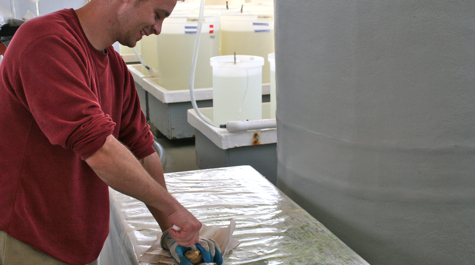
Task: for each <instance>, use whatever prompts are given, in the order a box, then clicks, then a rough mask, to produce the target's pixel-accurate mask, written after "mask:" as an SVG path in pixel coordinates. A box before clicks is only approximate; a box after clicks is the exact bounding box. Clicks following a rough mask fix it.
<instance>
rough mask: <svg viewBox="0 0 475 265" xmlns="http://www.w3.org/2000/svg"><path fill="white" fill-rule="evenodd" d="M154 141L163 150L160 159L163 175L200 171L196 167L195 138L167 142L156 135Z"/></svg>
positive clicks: (164, 138) (166, 139) (162, 137)
mask: <svg viewBox="0 0 475 265" xmlns="http://www.w3.org/2000/svg"><path fill="white" fill-rule="evenodd" d="M155 141H156V142H158V144H160V145H161V147H162V149H163V150H164V155H163V157H162V164H163V171H164V173H170V172H180V171H190V170H198V169H200V168H199V167H198V166H197V165H196V152H195V138H189V139H179V140H169V139H168V138H166V137H165V136H163V135H158V136H156V137H155Z"/></svg>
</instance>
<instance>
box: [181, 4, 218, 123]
mask: <svg viewBox="0 0 475 265" xmlns="http://www.w3.org/2000/svg"><path fill="white" fill-rule="evenodd" d="M204 9H205V0H201V3H200V14H199V16H198V30H197V32H196V39H195V47H194V50H193V60H192V62H191V73H190V98H191V104H192V105H193V109H194V110H195V112H196V114H197V115H198V117H200V118H201V119H202V120H203V121H204V122H206V123H208V124H209V125H211V126H213V127H217V128H225V126H226V125H224V124H223V125H220V124H217V123H215V122H213V121H211V120H210V119H208V118H207V117H205V116H204V115H203V114H201V112H200V110H199V109H198V106H197V104H196V99H195V93H194V86H195V71H196V62H197V59H198V48H199V46H200V36H201V26H202V24H203V21H202V19H203V13H204Z"/></svg>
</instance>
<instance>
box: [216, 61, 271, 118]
mask: <svg viewBox="0 0 475 265" xmlns="http://www.w3.org/2000/svg"><path fill="white" fill-rule="evenodd" d="M234 59H235V58H234V56H233V55H227V56H217V57H213V58H211V60H210V61H211V66H212V67H213V120H214V122H216V123H219V124H225V123H226V122H228V121H236V120H260V119H262V66H263V65H264V58H262V57H259V56H251V55H237V56H236V61H235V60H234ZM235 62H236V63H235Z"/></svg>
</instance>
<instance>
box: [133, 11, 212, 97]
mask: <svg viewBox="0 0 475 265" xmlns="http://www.w3.org/2000/svg"><path fill="white" fill-rule="evenodd" d="M197 31H198V13H196V12H193V11H180V12H178V13H177V14H176V15H172V16H170V17H169V18H167V19H166V20H165V21H164V22H163V25H162V31H161V33H160V35H158V36H155V35H153V36H152V35H151V36H148V37H146V38H143V39H142V44H143V46H142V53H143V54H144V55H143V60H144V62H145V63H146V64H147V65H149V66H151V67H153V68H154V69H156V70H157V72H158V78H159V85H160V86H162V87H164V88H165V89H167V90H185V89H189V83H190V70H191V63H192V58H193V49H194V46H195V38H196V34H197ZM201 34H202V35H201V38H200V47H199V51H198V59H197V66H196V74H195V75H196V76H195V88H210V87H212V83H213V81H212V68H211V66H210V65H209V60H210V58H211V57H214V56H218V55H219V16H217V15H209V16H204V18H203V23H202V28H201Z"/></svg>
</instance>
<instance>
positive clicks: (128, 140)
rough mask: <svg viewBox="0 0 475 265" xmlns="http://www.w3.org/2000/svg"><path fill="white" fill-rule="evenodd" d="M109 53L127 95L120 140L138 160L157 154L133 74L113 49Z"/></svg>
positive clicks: (123, 109)
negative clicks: (121, 77) (122, 78)
mask: <svg viewBox="0 0 475 265" xmlns="http://www.w3.org/2000/svg"><path fill="white" fill-rule="evenodd" d="M109 53H111V54H113V56H112V57H113V58H114V59H111V62H112V61H115V63H112V65H114V66H117V68H118V69H117V71H118V72H119V73H118V75H120V76H123V77H124V79H125V80H124V84H125V87H124V90H125V94H126V95H127V96H126V97H125V100H124V103H123V108H122V119H121V123H120V132H119V140H120V141H121V142H122V143H123V144H125V145H126V146H127V147H129V149H130V151H131V152H132V153H133V154H134V155H135V157H137V159H141V158H144V157H146V156H149V155H151V154H152V153H154V152H155V149H154V148H153V143H154V138H153V134H152V132H151V131H150V126H149V125H148V124H147V122H146V118H145V115H144V113H143V111H142V108H141V107H140V100H139V96H138V93H137V89H136V87H135V82H134V80H133V77H132V74H131V73H130V72H129V70H128V69H127V66H126V65H125V63H124V61H123V60H122V59H121V58H120V56H119V55H118V54H117V52H115V51H114V50H113V49H112V48H111V49H109Z"/></svg>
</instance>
